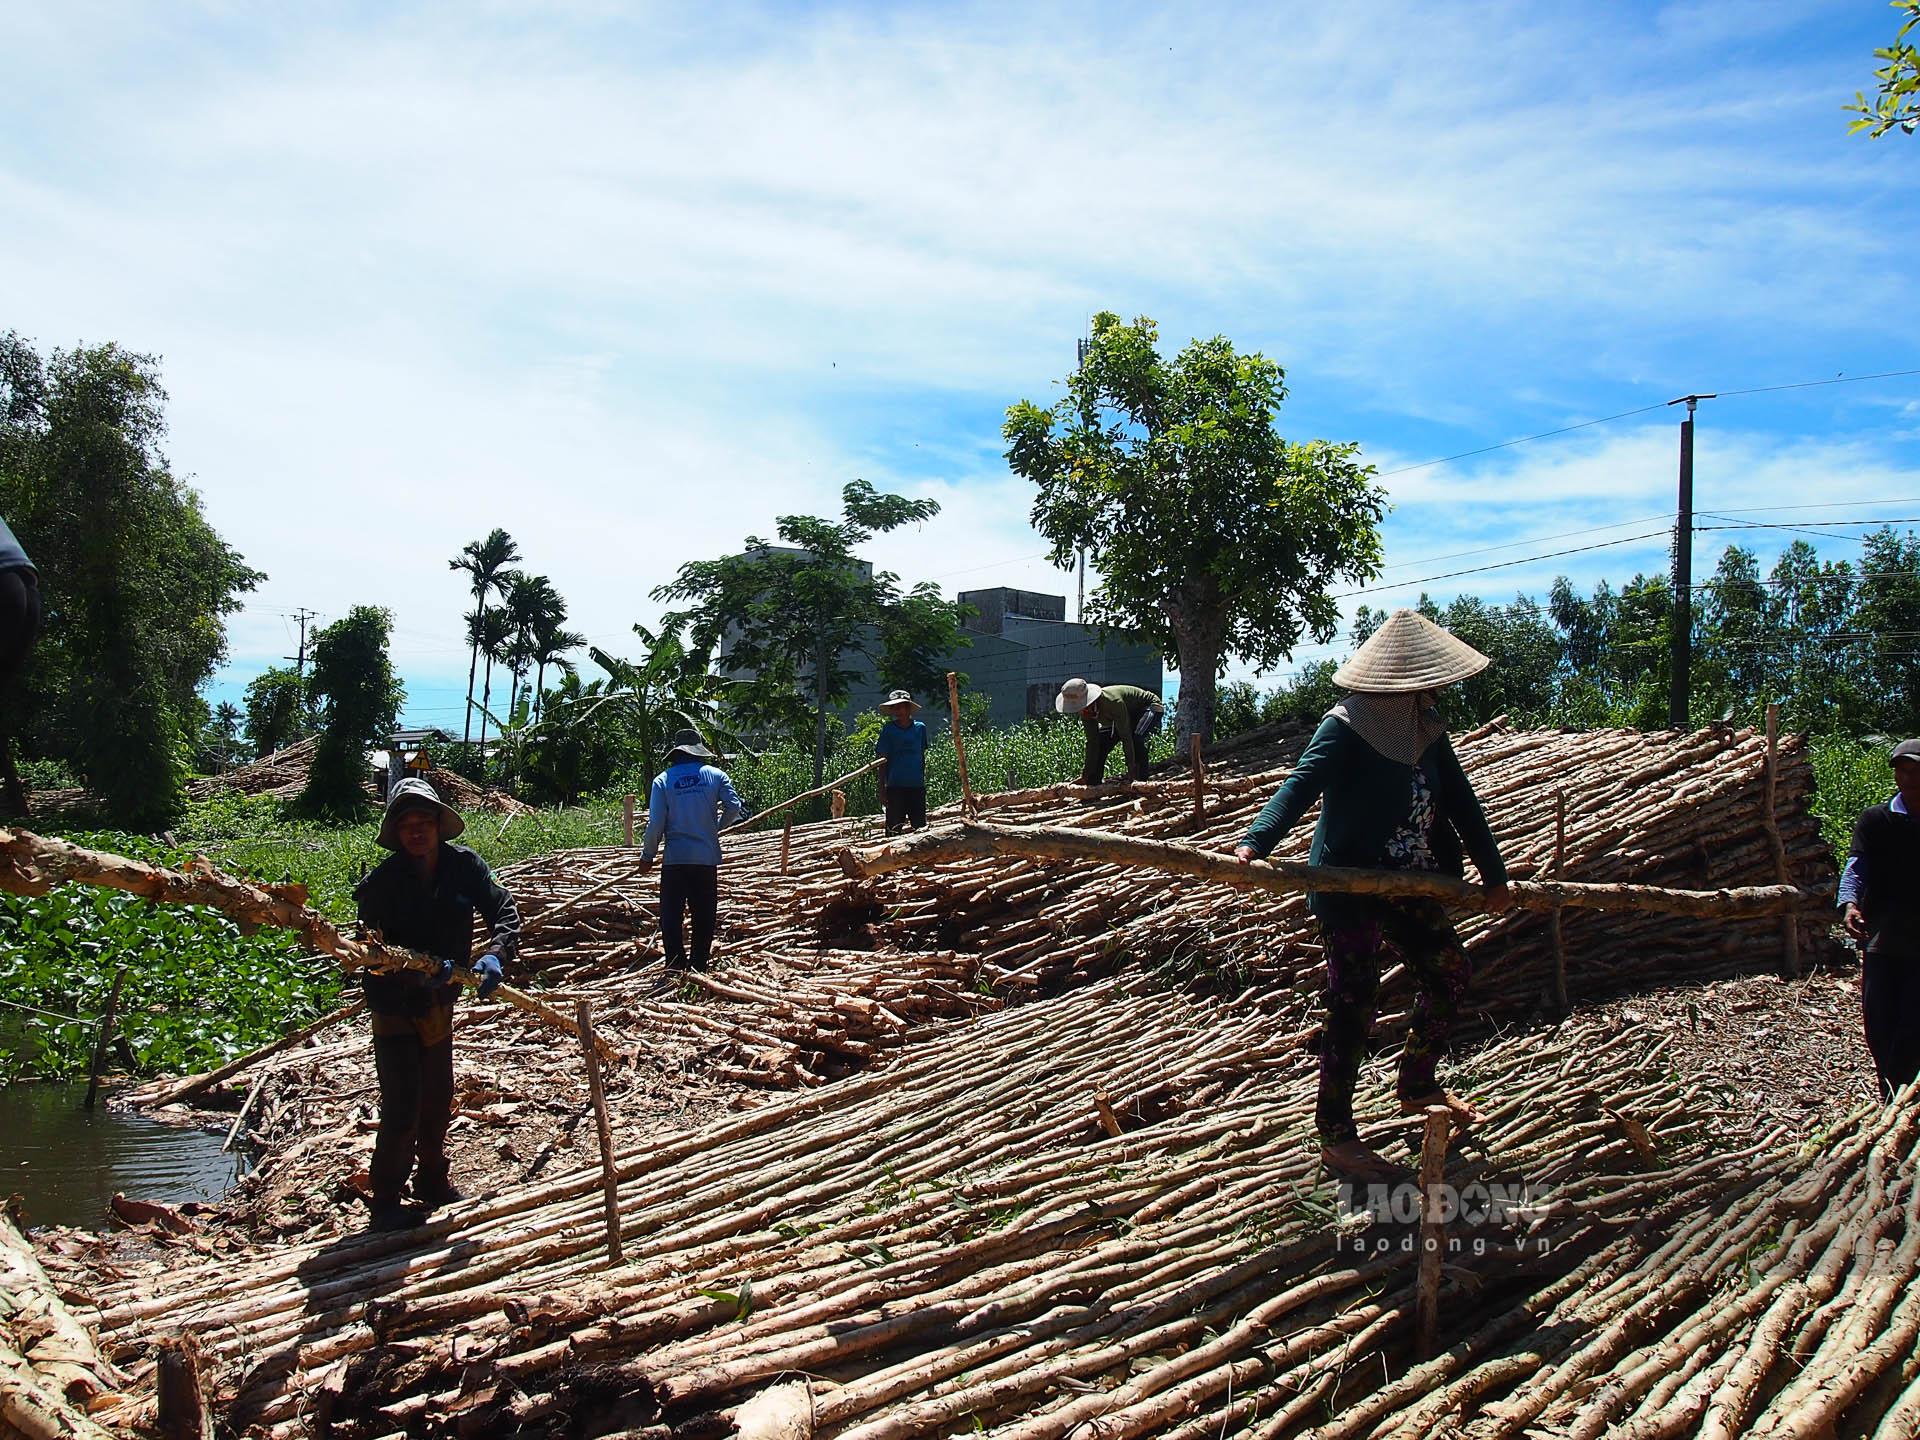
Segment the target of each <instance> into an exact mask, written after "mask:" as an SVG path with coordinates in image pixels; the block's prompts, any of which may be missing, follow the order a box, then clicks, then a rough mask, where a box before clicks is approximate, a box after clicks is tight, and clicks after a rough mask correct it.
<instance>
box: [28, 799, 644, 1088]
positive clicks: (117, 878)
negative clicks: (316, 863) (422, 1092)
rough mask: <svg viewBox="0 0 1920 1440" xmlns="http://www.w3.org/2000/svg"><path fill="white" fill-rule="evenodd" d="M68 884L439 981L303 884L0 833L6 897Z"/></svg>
mask: <svg viewBox="0 0 1920 1440" xmlns="http://www.w3.org/2000/svg"><path fill="white" fill-rule="evenodd" d="M63 880H71V881H74V882H77V883H79V884H81V885H94V886H98V887H100V888H102V889H106V890H124V891H126V892H127V893H128V894H130V895H139V896H141V897H142V898H144V899H147V900H155V901H159V902H160V903H162V904H167V905H205V906H206V907H207V908H208V909H210V910H218V911H219V912H220V913H221V914H223V915H225V916H227V917H228V918H229V919H231V920H233V921H234V922H235V923H236V924H238V925H239V926H241V927H242V928H243V929H259V928H261V927H262V926H269V925H270V926H273V927H275V928H276V929H280V930H292V931H294V932H295V933H297V934H298V935H299V936H300V938H301V939H303V940H305V941H306V942H307V944H309V945H311V946H312V947H313V948H314V949H316V950H319V951H323V952H324V953H326V954H328V955H331V956H333V958H334V959H335V960H338V961H339V962H340V968H341V969H343V970H346V971H349V972H351V971H354V970H376V971H393V970H414V971H418V972H419V973H421V974H425V975H433V974H437V973H438V972H439V970H440V961H439V960H437V959H436V958H434V957H433V956H431V955H427V954H423V953H422V952H421V951H418V950H408V949H405V948H403V947H402V946H399V945H385V944H382V943H381V942H380V941H378V940H355V939H353V938H352V937H351V936H348V935H343V934H342V933H341V932H340V929H339V927H338V926H336V925H335V924H334V923H333V922H332V921H331V920H329V919H327V917H326V916H324V915H322V914H321V913H320V912H319V911H318V910H315V909H314V908H313V907H312V906H311V905H308V904H307V903H306V887H304V886H301V885H256V884H254V883H252V882H251V881H248V880H241V879H239V878H237V877H235V876H232V875H228V874H226V873H225V872H224V871H221V870H217V869H215V868H214V867H213V866H212V865H211V864H209V863H208V862H207V861H205V860H203V859H195V860H194V861H193V862H192V863H191V864H190V865H188V866H187V867H186V868H185V869H183V870H169V869H167V868H166V867H165V866H163V865H149V864H147V863H146V862H145V861H143V860H129V859H128V858H127V857H126V856H124V855H115V854H112V853H111V852H109V851H105V850H88V849H86V848H84V847H83V846H79V845H75V844H72V843H71V842H69V841H66V840H54V839H49V838H48V837H46V836H44V835H35V834H32V833H30V832H29V831H26V830H7V829H0V890H10V891H12V892H13V893H14V894H16V895H44V894H46V893H47V891H48V890H50V889H51V888H52V887H53V886H54V885H55V884H57V883H58V882H60V881H63ZM453 978H454V979H455V980H456V981H458V982H459V983H460V984H462V985H475V984H478V983H479V982H478V981H477V980H476V979H475V978H474V977H473V974H472V972H471V971H464V970H459V969H456V970H455V971H454V977H453ZM493 994H494V995H495V996H497V997H499V998H500V999H501V1000H503V1001H505V1002H506V1003H507V1004H509V1005H511V1006H513V1007H514V1008H515V1009H518V1010H524V1011H526V1012H527V1013H528V1014H529V1015H533V1016H537V1017H538V1018H539V1019H541V1020H543V1021H545V1022H546V1023H547V1024H549V1025H551V1026H553V1027H554V1028H555V1029H556V1030H564V1031H565V1032H566V1033H567V1034H569V1035H573V1036H576V1037H577V1036H578V1035H579V1033H580V1029H579V1026H578V1025H576V1024H575V1023H574V1021H573V1019H572V1018H571V1017H570V1016H567V1015H563V1014H562V1013H561V1012H560V1011H558V1010H556V1009H554V1008H553V1007H552V1006H551V1005H548V1004H545V1003H543V1002H542V1001H539V1000H536V999H534V998H533V996H531V995H528V994H526V993H525V992H524V991H520V990H515V989H514V988H513V987H512V986H509V985H501V986H497V987H496V988H495V989H494V992H493ZM596 1044H598V1046H599V1047H600V1052H601V1058H602V1059H603V1060H605V1061H606V1062H607V1063H608V1064H613V1063H615V1062H616V1061H617V1060H618V1058H619V1057H618V1055H617V1053H616V1052H615V1051H614V1050H613V1048H612V1047H611V1046H609V1045H608V1044H607V1043H606V1042H605V1041H604V1040H597V1039H596Z"/></svg>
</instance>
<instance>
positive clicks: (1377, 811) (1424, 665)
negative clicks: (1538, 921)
mask: <svg viewBox="0 0 1920 1440" xmlns="http://www.w3.org/2000/svg"><path fill="white" fill-rule="evenodd" d="M1488 663H1489V662H1488V660H1487V657H1486V656H1484V655H1482V654H1481V653H1480V652H1479V651H1477V650H1475V649H1474V648H1473V647H1472V646H1470V645H1468V644H1466V643H1465V642H1463V641H1461V640H1457V639H1455V638H1454V637H1453V636H1452V635H1450V634H1448V633H1447V632H1446V631H1445V630H1443V629H1441V628H1440V627H1439V626H1438V625H1436V624H1434V623H1433V622H1432V621H1431V620H1429V619H1427V618H1426V617H1425V616H1424V615H1422V614H1420V613H1419V612H1418V611H1415V610H1399V611H1396V612H1394V615H1393V618H1392V619H1390V620H1388V621H1387V623H1386V624H1384V625H1382V626H1381V627H1380V628H1379V630H1377V631H1375V632H1374V634H1373V636H1372V637H1371V638H1370V639H1368V641H1367V643H1366V644H1364V645H1362V646H1361V647H1360V648H1359V649H1358V650H1357V651H1355V652H1354V654H1353V657H1352V658H1351V659H1349V660H1348V661H1347V663H1346V664H1345V665H1343V666H1341V667H1340V669H1338V670H1336V671H1335V672H1334V676H1333V679H1334V683H1335V684H1337V685H1340V686H1343V687H1344V688H1346V689H1348V690H1351V691H1352V692H1354V693H1352V694H1351V695H1349V696H1348V697H1347V698H1346V699H1345V700H1343V701H1341V702H1340V703H1339V704H1338V705H1336V706H1334V707H1333V709H1332V710H1330V711H1328V712H1327V717H1326V719H1324V720H1322V721H1321V722H1320V728H1319V729H1318V730H1316V731H1315V732H1314V735H1313V739H1312V741H1311V742H1310V743H1309V744H1308V746H1307V748H1306V751H1305V753H1303V754H1302V755H1301V757H1300V762H1299V764H1298V765H1296V766H1295V767H1294V770H1293V773H1292V774H1291V775H1289V776H1288V777H1287V780H1286V783H1285V784H1284V785H1282V786H1281V787H1280V789H1279V791H1278V792H1276V793H1275V795H1274V797H1273V798H1272V799H1271V800H1269V801H1268V802H1267V804H1266V807H1265V808H1264V809H1262V810H1261V812H1260V815H1259V818H1257V819H1256V820H1255V821H1254V822H1253V828H1252V829H1251V830H1249V831H1248V832H1247V837H1246V839H1245V840H1243V841H1242V842H1241V843H1240V845H1239V846H1238V848H1236V849H1235V851H1234V856H1235V858H1237V859H1238V860H1239V861H1240V862H1241V863H1242V864H1246V863H1248V862H1250V861H1252V860H1254V859H1256V858H1261V857H1264V856H1265V855H1266V854H1267V853H1268V852H1269V851H1271V850H1272V849H1273V847H1274V846H1275V845H1277V844H1278V843H1279V842H1280V840H1281V838H1282V837H1284V836H1285V835H1286V833H1287V832H1288V831H1289V830H1291V829H1292V828H1293V827H1294V825H1295V824H1297V823H1298V822H1299V820H1300V817H1301V816H1303V815H1305V814H1306V812H1307V810H1308V808H1309V807H1310V806H1312V804H1313V802H1314V801H1315V800H1320V801H1321V810H1320V820H1319V823H1318V824H1317V825H1316V826H1315V827H1314V831H1313V849H1312V851H1311V852H1310V853H1309V856H1308V858H1309V859H1310V861H1311V862H1312V863H1313V864H1315V865H1347V866H1354V867H1358V868H1370V869H1396V870H1440V871H1446V872H1448V873H1451V874H1454V875H1458V874H1461V873H1462V871H1463V870H1464V868H1465V867H1464V866H1463V864H1462V849H1463V846H1462V842H1463V841H1464V850H1465V853H1466V854H1469V855H1471V856H1472V857H1473V863H1474V864H1475V865H1476V866H1478V867H1479V870H1480V874H1481V876H1482V877H1483V878H1484V879H1485V881H1486V883H1487V887H1488V889H1487V898H1488V900H1489V902H1490V905H1491V908H1493V909H1496V910H1504V909H1506V908H1507V906H1508V905H1509V904H1511V898H1510V896H1509V895H1508V893H1507V870H1506V866H1505V865H1504V864H1503V863H1502V861H1501V859H1500V849H1499V846H1498V845H1496V844H1495V843H1494V838H1493V832H1492V831H1491V830H1490V829H1489V828H1488V827H1487V820H1486V816H1485V815H1484V814H1482V813H1481V809H1480V801H1479V799H1478V797H1476V796H1475V795H1474V793H1473V786H1472V785H1471V784H1470V783H1469V782H1468V780H1467V777H1466V773H1465V772H1464V771H1462V770H1461V768H1460V761H1459V759H1458V757H1456V756H1455V755H1454V753H1453V745H1452V743H1451V742H1450V741H1449V740H1448V739H1447V728H1446V722H1445V721H1443V720H1442V719H1441V718H1440V713H1439V711H1438V710H1437V709H1436V708H1435V703H1436V699H1437V692H1438V691H1439V690H1440V689H1441V688H1442V687H1443V686H1446V685H1451V684H1453V683H1454V682H1455V681H1459V680H1464V679H1466V678H1467V677H1468V676H1470V675H1476V674H1478V673H1479V672H1480V671H1481V670H1483V669H1485V668H1486V666H1487V664H1488ZM1307 905H1308V908H1309V909H1311V910H1312V912H1313V914H1314V918H1315V919H1317V920H1318V921H1319V922H1320V933H1321V937H1322V940H1323V942H1324V947H1325V951H1326V957H1327V995H1326V1004H1327V1021H1326V1025H1325V1027H1324V1029H1323V1030H1322V1032H1321V1040H1320V1094H1319V1100H1318V1103H1317V1104H1316V1106H1315V1108H1314V1123H1315V1127H1316V1128H1317V1129H1318V1130H1319V1132H1320V1144H1321V1157H1322V1159H1323V1161H1324V1162H1325V1164H1326V1166H1327V1168H1328V1169H1329V1170H1332V1171H1334V1172H1335V1173H1336V1174H1339V1175H1342V1176H1345V1177H1348V1178H1352V1179H1359V1180H1377V1179H1390V1178H1392V1177H1393V1176H1394V1175H1396V1174H1397V1173H1398V1172H1396V1171H1395V1170H1394V1169H1393V1167H1391V1166H1390V1165H1388V1163H1387V1162H1386V1161H1385V1160H1383V1159H1381V1158H1380V1156H1378V1155H1377V1154H1375V1153H1374V1152H1373V1151H1372V1150H1370V1149H1369V1148H1367V1146H1365V1145H1364V1144H1362V1143H1361V1141H1360V1131H1359V1127H1358V1126H1356V1125H1355V1124H1354V1120H1353V1090H1354V1085H1355V1084H1356V1083H1357V1081H1358V1080H1359V1076H1360V1062H1361V1060H1362V1059H1363V1058H1364V1056H1365V1054H1366V1048H1367V1032H1368V1031H1369V1030H1370V1029H1371V1028H1372V1026H1373V1017H1374V1001H1375V998H1376V996H1377V995H1378V992H1379V988H1380V952H1381V950H1382V949H1383V948H1386V947H1389V946H1390V947H1392V948H1393V949H1394V950H1396V951H1398V952H1399V954H1400V956H1401V958H1402V959H1403V960H1405V961H1406V964H1407V969H1408V970H1409V971H1411V972H1412V973H1413V975H1414V978H1415V979H1416V980H1417V982H1418V983H1419V989H1420V993H1419V998H1418V999H1417V1000H1416V1001H1415V1003H1414V1010H1413V1024H1412V1027H1411V1029H1410V1031H1409V1032H1408V1035H1407V1041H1406V1045H1405V1047H1404V1048H1403V1049H1402V1050H1401V1052H1400V1081H1399V1087H1398V1088H1399V1095H1400V1105H1401V1109H1402V1110H1404V1111H1405V1112H1406V1113H1408V1114H1418V1113H1420V1112H1421V1111H1423V1110H1425V1109H1426V1108H1427V1107H1428V1106H1430V1105H1445V1106H1447V1108H1448V1109H1450V1110H1452V1111H1453V1113H1454V1123H1455V1125H1456V1126H1458V1127H1460V1128H1463V1129H1464V1128H1465V1127H1466V1126H1467V1125H1469V1124H1471V1123H1473V1122H1474V1121H1475V1120H1477V1119H1479V1118H1480V1117H1479V1116H1478V1115H1477V1114H1475V1112H1474V1110H1473V1108H1472V1107H1471V1106H1469V1105H1468V1104H1467V1103H1466V1102H1465V1101H1463V1100H1460V1099H1458V1098H1457V1097H1455V1096H1452V1095H1449V1094H1448V1093H1447V1092H1446V1091H1444V1090H1442V1089H1441V1088H1440V1085H1439V1082H1438V1081H1437V1080H1436V1079H1435V1077H1434V1066H1435V1065H1436V1063H1437V1062H1438V1060H1439V1058H1440V1055H1441V1052H1442V1051H1444V1050H1445V1049H1446V1045H1447V1037H1448V1034H1449V1032H1450V1031H1451V1029H1452V1027H1453V1022H1454V1019H1455V1017H1456V1016H1457V1014H1458V1013H1459V1009H1460V1003H1461V1001H1462V1000H1463V999H1464V998H1465V996H1466V992H1467V983H1468V981H1469V979H1470V978H1471V971H1470V966H1469V963H1468V960H1467V952H1466V950H1465V949H1464V948H1462V946H1461V944H1460V937H1459V936H1458V935H1456V934H1455V933H1454V929H1453V925H1452V923H1451V922H1450V921H1449V920H1448V919H1447V912H1446V910H1445V908H1444V907H1443V906H1442V905H1441V904H1440V902H1439V901H1437V900H1425V899H1419V898H1414V897H1409V898H1407V899H1386V898H1382V897H1378V896H1368V895H1337V894H1328V893H1325V892H1320V891H1312V892H1309V893H1308V895H1307Z"/></svg>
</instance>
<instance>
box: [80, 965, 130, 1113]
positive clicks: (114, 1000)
mask: <svg viewBox="0 0 1920 1440" xmlns="http://www.w3.org/2000/svg"><path fill="white" fill-rule="evenodd" d="M126 983H127V967H126V966H124V965H122V966H121V967H120V968H119V969H118V970H116V971H114V972H113V988H112V989H111V990H109V991H108V992H107V1008H106V1010H105V1012H104V1013H103V1014H102V1015H101V1016H100V1034H99V1037H98V1038H97V1039H95V1040H94V1042H93V1064H92V1065H90V1066H88V1067H87V1100H86V1104H85V1106H84V1107H83V1108H84V1109H87V1110H91V1109H93V1097H94V1096H95V1095H97V1094H98V1093H99V1091H100V1071H101V1070H102V1069H103V1068H105V1066H106V1063H107V1047H108V1046H109V1045H111V1044H112V1043H113V1019H114V1016H115V1015H116V1014H117V1013H118V1012H119V1009H120V987H121V986H123V985H125V984H126Z"/></svg>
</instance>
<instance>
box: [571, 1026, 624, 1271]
mask: <svg viewBox="0 0 1920 1440" xmlns="http://www.w3.org/2000/svg"><path fill="white" fill-rule="evenodd" d="M574 1019H575V1021H576V1022H577V1023H578V1024H579V1026H580V1053H581V1055H582V1056H583V1057H584V1058H585V1060H586V1063H587V1093H588V1094H589V1095H591V1096H592V1097H593V1127H594V1129H595V1130H596V1131H598V1132H599V1136H600V1185H601V1191H602V1194H603V1195H604V1197H605V1201H606V1204H605V1210H606V1217H607V1260H608V1262H609V1263H610V1264H614V1265H618V1264H619V1263H620V1260H621V1252H620V1175H619V1172H618V1170H617V1169H616V1168H615V1166H614V1159H613V1123H612V1122H611V1121H610V1120H609V1119H608V1118H607V1087H606V1085H605V1084H604V1083H602V1081H601V1078H600V1052H599V1051H597V1050H596V1049H594V1046H593V1002H592V1001H591V1000H581V1001H578V1002H577V1003H576V1004H575V1005H574Z"/></svg>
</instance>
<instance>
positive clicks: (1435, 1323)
mask: <svg viewBox="0 0 1920 1440" xmlns="http://www.w3.org/2000/svg"><path fill="white" fill-rule="evenodd" d="M1452 1133H1453V1112H1452V1111H1451V1110H1449V1109H1448V1108H1447V1107H1446V1106H1444V1105H1429V1106H1428V1107H1427V1119H1426V1128H1425V1130H1424V1132H1423V1133H1422V1135H1421V1137H1420V1271H1419V1279H1418V1282H1417V1285H1416V1300H1417V1315H1416V1319H1415V1325H1414V1334H1415V1340H1414V1348H1415V1351H1416V1352H1417V1354H1418V1355H1419V1356H1420V1358H1421V1359H1423V1360H1424V1359H1427V1358H1428V1357H1430V1356H1431V1355H1432V1354H1433V1349H1434V1341H1435V1340H1436V1338H1437V1337H1438V1334H1439V1328H1440V1264H1441V1261H1442V1260H1443V1259H1444V1258H1445V1252H1446V1245H1447V1224H1446V1221H1445V1220H1444V1219H1442V1218H1441V1217H1442V1216H1443V1215H1444V1214H1445V1208H1444V1207H1445V1204H1446V1197H1445V1195H1444V1194H1443V1193H1442V1186H1443V1184H1444V1182H1445V1180H1446V1175H1447V1141H1448V1139H1449V1138H1450V1137H1451V1135H1452Z"/></svg>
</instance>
